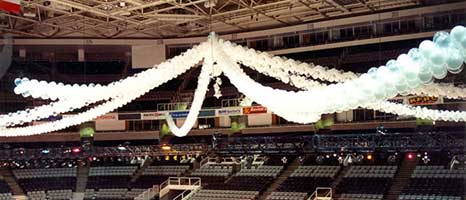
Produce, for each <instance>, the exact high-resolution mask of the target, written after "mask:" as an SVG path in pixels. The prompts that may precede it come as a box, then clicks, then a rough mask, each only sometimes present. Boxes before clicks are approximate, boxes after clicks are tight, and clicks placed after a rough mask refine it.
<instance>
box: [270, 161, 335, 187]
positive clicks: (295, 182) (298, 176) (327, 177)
mask: <svg viewBox="0 0 466 200" xmlns="http://www.w3.org/2000/svg"><path fill="white" fill-rule="evenodd" d="M339 170H340V166H299V167H298V169H296V170H295V171H294V172H293V173H292V174H291V175H290V177H288V178H287V179H286V180H285V181H284V182H283V183H282V184H281V185H280V187H279V188H278V191H280V192H303V193H312V192H314V191H315V189H316V188H317V187H329V186H330V185H331V184H332V182H333V179H334V178H335V177H336V175H337V174H338V171H339Z"/></svg>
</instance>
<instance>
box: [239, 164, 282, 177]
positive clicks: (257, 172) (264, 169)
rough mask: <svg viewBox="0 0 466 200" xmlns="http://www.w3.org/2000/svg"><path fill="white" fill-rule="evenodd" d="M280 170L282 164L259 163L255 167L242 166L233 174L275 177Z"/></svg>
mask: <svg viewBox="0 0 466 200" xmlns="http://www.w3.org/2000/svg"><path fill="white" fill-rule="evenodd" d="M282 170H283V166H267V165H261V166H259V167H257V168H251V169H247V168H243V169H241V171H239V172H238V173H237V174H235V176H259V177H277V176H278V175H279V174H280V172H281V171H282Z"/></svg>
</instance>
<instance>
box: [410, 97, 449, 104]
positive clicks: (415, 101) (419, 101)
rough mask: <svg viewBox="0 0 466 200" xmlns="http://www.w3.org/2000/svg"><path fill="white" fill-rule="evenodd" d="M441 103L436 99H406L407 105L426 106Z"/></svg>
mask: <svg viewBox="0 0 466 200" xmlns="http://www.w3.org/2000/svg"><path fill="white" fill-rule="evenodd" d="M438 103H441V99H440V98H438V97H420V96H415V97H408V104H409V105H428V104H438Z"/></svg>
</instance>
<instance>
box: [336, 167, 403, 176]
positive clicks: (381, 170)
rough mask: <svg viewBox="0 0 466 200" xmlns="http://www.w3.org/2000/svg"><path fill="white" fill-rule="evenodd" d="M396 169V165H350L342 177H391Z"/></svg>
mask: <svg viewBox="0 0 466 200" xmlns="http://www.w3.org/2000/svg"><path fill="white" fill-rule="evenodd" d="M396 170H397V166H351V167H350V169H349V170H348V172H347V173H346V174H345V175H344V177H345V178H351V177H355V178H357V177H362V178H365V177H369V178H370V177H374V178H393V177H394V176H395V173H396Z"/></svg>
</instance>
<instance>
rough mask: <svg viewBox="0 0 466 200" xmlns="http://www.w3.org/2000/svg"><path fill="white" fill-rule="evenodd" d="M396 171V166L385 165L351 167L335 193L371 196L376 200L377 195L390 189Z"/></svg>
mask: <svg viewBox="0 0 466 200" xmlns="http://www.w3.org/2000/svg"><path fill="white" fill-rule="evenodd" d="M396 170H397V166H387V165H375V166H358V165H356V166H351V167H350V169H349V170H348V172H347V173H346V174H345V175H344V178H343V180H342V181H341V182H340V183H339V184H338V186H337V193H341V194H343V195H345V194H361V195H365V194H373V195H376V196H374V197H375V198H376V197H377V195H383V194H385V193H386V192H387V191H388V190H389V189H390V186H391V180H392V178H393V177H394V176H395V173H396ZM350 196H351V195H350ZM370 198H372V196H371V197H370Z"/></svg>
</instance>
